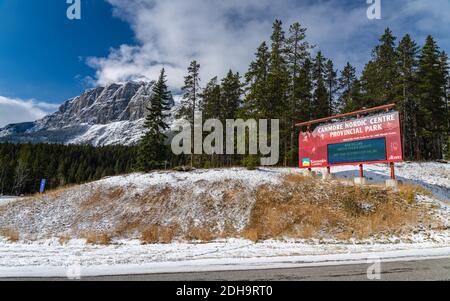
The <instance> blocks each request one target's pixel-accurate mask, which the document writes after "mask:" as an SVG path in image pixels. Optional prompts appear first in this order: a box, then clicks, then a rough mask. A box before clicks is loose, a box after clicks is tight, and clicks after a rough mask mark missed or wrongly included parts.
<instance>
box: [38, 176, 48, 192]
mask: <svg viewBox="0 0 450 301" xmlns="http://www.w3.org/2000/svg"><path fill="white" fill-rule="evenodd" d="M46 182H47V180H46V179H42V180H41V186H40V188H39V192H40V193H44V191H45V183H46Z"/></svg>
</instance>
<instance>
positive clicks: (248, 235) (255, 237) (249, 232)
mask: <svg viewBox="0 0 450 301" xmlns="http://www.w3.org/2000/svg"><path fill="white" fill-rule="evenodd" d="M240 236H241V237H242V238H244V239H248V240H250V241H253V242H258V241H259V234H258V231H256V229H246V230H244V231H242V232H241V234H240Z"/></svg>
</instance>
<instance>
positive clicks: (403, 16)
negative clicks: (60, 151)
mask: <svg viewBox="0 0 450 301" xmlns="http://www.w3.org/2000/svg"><path fill="white" fill-rule="evenodd" d="M106 1H108V2H109V3H111V5H112V6H113V7H114V14H115V15H116V16H117V17H119V18H121V19H123V20H125V21H127V22H128V23H129V24H130V26H131V28H132V29H133V30H134V33H135V36H136V40H137V41H138V43H137V44H136V45H122V46H121V47H119V48H117V49H111V51H110V54H109V56H108V57H103V58H90V59H89V60H88V63H89V65H91V66H92V67H94V68H95V69H96V71H97V73H96V76H97V83H98V84H100V85H104V84H107V83H110V82H120V81H125V80H129V79H142V78H147V79H155V78H157V76H158V74H159V71H160V68H161V67H165V68H166V70H167V74H168V77H169V82H170V85H171V86H172V87H173V88H180V87H181V86H182V84H183V76H184V75H185V72H186V71H185V70H186V68H187V65H188V64H189V62H190V61H191V60H193V59H196V60H197V61H198V62H199V63H200V64H201V66H202V72H201V75H202V80H203V82H206V81H207V80H209V79H210V78H211V77H213V76H215V75H218V76H223V75H224V74H225V73H226V72H227V70H228V69H230V68H231V69H233V70H236V71H240V72H241V73H244V72H245V71H246V69H247V67H248V65H249V63H250V61H251V60H252V58H253V54H254V52H255V50H256V48H257V46H258V45H259V44H260V43H261V42H262V41H264V40H268V39H269V37H270V33H271V26H272V22H273V20H274V19H275V18H280V19H282V20H283V22H284V24H285V26H286V30H287V27H288V25H289V24H292V23H293V22H296V21H299V22H300V23H301V24H302V25H304V26H305V27H307V28H308V40H309V41H310V42H311V43H312V44H316V45H317V46H318V49H321V50H323V51H324V53H325V55H326V56H328V57H331V58H333V59H334V61H335V63H336V65H337V66H338V67H340V66H343V65H344V64H345V63H346V62H347V61H350V62H352V63H353V64H354V65H356V66H357V67H359V69H361V68H362V67H363V66H364V64H365V63H366V62H367V60H368V59H369V58H370V50H371V48H372V47H373V46H375V44H376V41H377V38H378V37H379V35H381V33H382V31H383V29H384V27H387V26H390V27H393V28H394V29H398V28H401V31H403V30H404V31H409V32H411V33H413V35H414V33H415V32H419V33H420V32H421V31H423V30H425V29H430V27H432V28H434V32H432V33H437V34H438V38H439V33H441V37H442V39H445V38H446V35H445V32H446V30H447V28H448V26H446V25H448V22H449V21H448V20H450V15H449V14H450V10H449V9H442V7H443V6H444V7H448V5H449V4H448V3H449V2H448V0H436V1H428V0H407V1H406V0H396V1H385V0H383V2H382V3H383V12H382V15H383V20H381V21H371V20H368V19H367V17H366V10H367V8H368V5H367V3H366V1H365V0H360V1H338V0H330V1H309V0H304V1H300V0H277V1H273V0H225V1H224V0H170V1H167V0H106ZM350 3H351V4H350ZM411 20H414V22H411ZM406 24H408V26H406ZM420 38H422V36H420ZM420 42H422V41H420ZM444 46H447V47H448V46H449V45H448V44H445V45H444Z"/></svg>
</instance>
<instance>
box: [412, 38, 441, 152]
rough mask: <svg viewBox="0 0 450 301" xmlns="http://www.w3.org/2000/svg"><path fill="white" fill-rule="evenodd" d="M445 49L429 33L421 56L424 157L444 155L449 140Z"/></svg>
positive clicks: (420, 120)
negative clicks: (442, 57) (443, 58)
mask: <svg viewBox="0 0 450 301" xmlns="http://www.w3.org/2000/svg"><path fill="white" fill-rule="evenodd" d="M441 55H442V54H441V52H440V50H439V47H438V45H437V44H436V42H435V40H434V39H433V37H432V36H428V37H427V39H426V42H425V45H424V47H423V49H422V51H421V54H420V58H419V67H418V72H417V77H418V85H417V88H418V97H419V109H420V114H419V120H418V123H419V125H420V126H421V129H422V131H421V133H420V135H421V137H422V144H421V147H420V149H421V150H422V158H423V159H432V160H435V159H442V157H443V150H444V144H446V143H447V141H446V140H447V136H446V134H447V126H448V120H447V113H448V112H447V111H446V110H447V105H446V95H445V88H444V87H445V86H446V82H445V81H446V77H445V73H444V68H443V67H442V66H443V65H442V62H441Z"/></svg>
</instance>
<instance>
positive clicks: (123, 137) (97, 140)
mask: <svg viewBox="0 0 450 301" xmlns="http://www.w3.org/2000/svg"><path fill="white" fill-rule="evenodd" d="M143 125H144V119H139V120H136V121H119V122H112V123H109V124H97V125H92V126H90V127H89V129H88V130H87V131H86V132H85V133H83V134H81V135H79V136H77V137H75V138H73V139H71V140H69V141H68V142H67V144H87V143H89V144H92V145H94V146H105V145H119V144H120V145H133V144H136V143H138V142H139V140H140V139H141V137H142V135H143V132H144V126H143Z"/></svg>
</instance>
